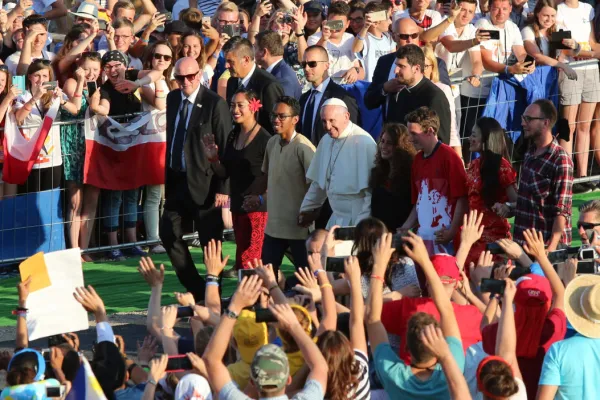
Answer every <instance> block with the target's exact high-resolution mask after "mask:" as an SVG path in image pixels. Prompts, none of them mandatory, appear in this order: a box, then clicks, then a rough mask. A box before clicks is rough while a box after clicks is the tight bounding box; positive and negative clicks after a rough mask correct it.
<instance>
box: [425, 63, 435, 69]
mask: <svg viewBox="0 0 600 400" xmlns="http://www.w3.org/2000/svg"><path fill="white" fill-rule="evenodd" d="M428 68H433V65H432V64H425V69H428Z"/></svg>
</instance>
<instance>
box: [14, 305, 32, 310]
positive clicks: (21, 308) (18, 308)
mask: <svg viewBox="0 0 600 400" xmlns="http://www.w3.org/2000/svg"><path fill="white" fill-rule="evenodd" d="M15 310H17V311H29V308H25V307H19V306H17V308H15Z"/></svg>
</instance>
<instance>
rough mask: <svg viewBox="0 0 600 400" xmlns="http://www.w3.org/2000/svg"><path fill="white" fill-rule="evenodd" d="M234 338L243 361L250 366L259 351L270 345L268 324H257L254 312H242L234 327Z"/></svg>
mask: <svg viewBox="0 0 600 400" xmlns="http://www.w3.org/2000/svg"><path fill="white" fill-rule="evenodd" d="M233 338H234V339H235V342H236V343H237V348H238V351H239V352H240V356H241V358H242V361H244V362H245V363H246V364H250V363H252V360H253V359H254V354H256V352H257V350H258V349H260V348H261V347H262V346H264V345H265V344H267V343H269V332H268V331H267V324H265V323H264V322H256V313H255V312H254V311H250V310H242V312H241V313H240V316H239V317H238V319H237V321H236V323H235V326H234V327H233Z"/></svg>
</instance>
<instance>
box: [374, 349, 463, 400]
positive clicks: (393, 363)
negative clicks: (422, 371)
mask: <svg viewBox="0 0 600 400" xmlns="http://www.w3.org/2000/svg"><path fill="white" fill-rule="evenodd" d="M446 342H447V343H448V347H449V348H450V352H451V353H452V356H453V357H454V360H455V361H456V363H457V364H458V368H460V370H461V372H462V371H464V369H465V353H464V350H463V347H462V343H461V341H460V339H458V338H455V337H447V338H446ZM373 359H374V360H375V370H376V371H377V376H378V377H379V380H380V381H381V383H382V384H383V388H384V389H385V391H386V392H387V394H388V396H389V397H390V399H415V400H425V399H435V400H438V399H448V400H450V392H449V391H448V383H447V382H446V376H445V375H444V372H443V371H442V366H441V365H440V364H437V365H436V366H435V367H434V371H433V374H432V375H431V377H430V378H429V379H428V380H426V381H422V380H420V379H417V378H416V377H415V375H414V374H413V373H412V370H411V368H410V365H406V364H404V361H402V360H401V359H400V357H399V356H398V353H397V352H395V351H394V350H392V348H391V346H390V345H389V344H388V343H385V344H380V345H379V346H377V348H376V349H375V354H374V357H373Z"/></svg>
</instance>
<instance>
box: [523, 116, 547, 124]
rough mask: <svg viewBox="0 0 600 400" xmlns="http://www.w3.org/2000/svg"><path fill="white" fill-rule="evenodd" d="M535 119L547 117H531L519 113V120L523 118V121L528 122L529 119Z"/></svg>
mask: <svg viewBox="0 0 600 400" xmlns="http://www.w3.org/2000/svg"><path fill="white" fill-rule="evenodd" d="M536 119H539V120H542V119H548V118H546V117H531V116H529V115H521V120H523V121H524V122H525V123H530V122H531V121H533V120H536Z"/></svg>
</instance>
